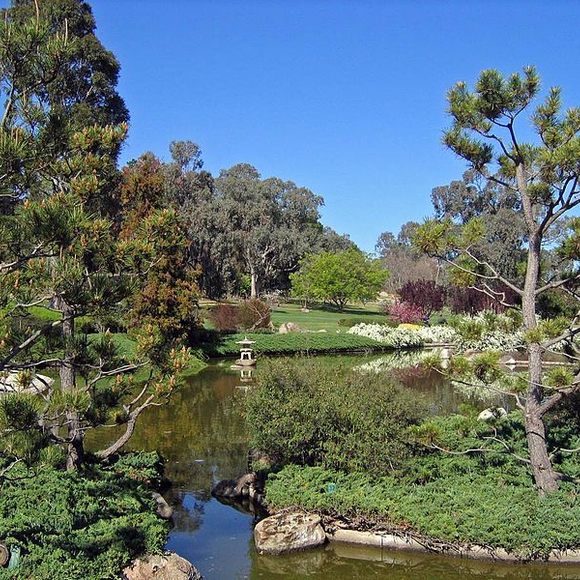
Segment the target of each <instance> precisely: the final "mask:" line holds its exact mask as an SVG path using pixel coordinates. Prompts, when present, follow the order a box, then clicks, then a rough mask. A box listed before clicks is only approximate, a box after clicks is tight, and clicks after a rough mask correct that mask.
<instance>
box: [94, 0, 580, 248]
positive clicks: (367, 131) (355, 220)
mask: <svg viewBox="0 0 580 580" xmlns="http://www.w3.org/2000/svg"><path fill="white" fill-rule="evenodd" d="M89 2H90V4H91V5H92V7H93V11H94V13H95V17H96V19H97V26H98V29H97V34H98V36H99V38H100V39H101V41H102V42H103V43H104V44H105V46H106V47H107V48H109V49H110V50H112V51H113V52H114V53H115V55H116V56H117V58H118V59H119V61H120V62H121V66H122V71H121V79H120V84H119V91H120V93H121V94H122V95H123V97H124V98H125V100H126V102H127V105H128V107H129V110H130V112H131V129H130V135H129V140H128V143H127V145H126V147H125V150H124V153H123V158H122V160H123V161H126V160H128V159H132V158H135V157H137V156H139V155H140V154H141V153H142V152H144V151H153V152H154V153H156V154H157V155H159V156H160V157H162V158H167V157H168V145H169V143H170V142H171V141H172V140H176V139H190V140H192V141H195V142H196V143H198V144H199V145H200V147H201V148H202V151H203V158H204V160H205V167H206V168H207V169H209V170H210V171H211V172H212V173H217V172H218V171H219V169H221V168H226V167H229V166H231V165H233V164H235V163H238V162H248V163H251V164H252V165H254V166H255V167H256V168H257V169H258V170H259V171H260V172H261V173H262V175H263V176H270V175H276V176H279V177H282V178H285V179H291V180H293V181H295V182H296V183H298V184H299V185H303V186H306V187H309V188H310V189H312V190H313V191H314V192H315V193H317V194H320V195H322V196H323V197H324V199H325V202H326V205H325V207H324V208H323V211H322V214H323V222H324V223H326V224H328V225H330V226H332V227H333V228H335V229H336V230H338V231H339V232H342V233H348V234H350V236H351V238H352V239H353V240H354V241H355V242H356V243H358V244H359V245H360V246H361V247H362V248H363V249H365V250H367V251H370V250H372V249H373V247H374V244H375V241H376V239H377V237H378V235H379V234H380V233H381V232H382V231H385V230H390V231H395V232H396V231H398V229H399V227H400V225H401V224H402V223H404V222H406V221H408V220H420V219H422V218H423V217H425V216H427V215H429V214H430V213H431V204H430V192H431V189H432V188H433V187H435V186H437V185H442V184H445V183H448V182H449V181H450V180H452V179H455V178H458V177H459V176H461V173H462V172H463V170H464V167H465V166H464V163H463V162H462V161H460V160H458V159H456V158H455V157H454V155H453V154H452V153H451V152H449V151H447V150H446V149H445V148H444V147H443V145H442V144H441V135H442V131H443V129H444V128H445V127H446V126H447V125H448V119H447V116H446V113H445V109H446V101H445V94H446V91H447V90H448V89H449V88H450V87H451V86H452V85H453V84H454V83H455V82H456V81H458V80H466V81H468V82H470V83H471V82H473V80H474V79H475V78H476V77H477V75H478V73H479V71H481V70H482V69H484V68H498V69H500V70H502V71H503V72H506V73H509V72H513V71H517V70H521V68H522V67H523V66H524V65H527V64H534V65H536V66H537V68H538V71H539V72H540V75H541V76H542V80H543V85H544V87H548V86H550V85H553V84H559V85H561V86H562V87H563V90H564V98H565V101H566V103H567V104H568V105H578V104H580V87H579V86H578V83H579V81H578V70H579V65H578V55H579V54H580V35H578V24H579V16H580V3H578V2H573V1H568V2H564V1H553V0H552V1H544V2H539V1H534V0H521V1H517V2H516V1H510V0H503V1H494V0H490V1H484V0H481V1H474V0H471V1H470V0H462V1H435V0H432V1H422V2H420V1H416V2H413V1H402V0H401V1H398V2H387V1H384V2H378V1H371V0H367V1H365V0H359V1H355V0H352V1H348V2H347V1H338V0H334V1H331V0H287V1H282V0H278V1H276V0H270V1H266V0H260V1H257V0H238V1H225V0H213V1H195V0H165V1H161V0H92V1H91V0H89Z"/></svg>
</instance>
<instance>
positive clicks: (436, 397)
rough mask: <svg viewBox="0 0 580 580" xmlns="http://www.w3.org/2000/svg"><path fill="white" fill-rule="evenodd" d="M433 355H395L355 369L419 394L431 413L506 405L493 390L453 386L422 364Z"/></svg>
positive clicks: (419, 353)
mask: <svg viewBox="0 0 580 580" xmlns="http://www.w3.org/2000/svg"><path fill="white" fill-rule="evenodd" d="M432 354H433V352H432V351H430V350H418V351H409V352H394V353H392V354H388V355H383V356H380V357H378V358H374V359H373V360H370V361H368V362H365V363H363V364H360V365H358V366H356V367H355V369H357V370H360V371H361V372H373V373H384V374H385V376H388V377H389V378H394V379H395V380H396V381H397V382H398V383H400V384H401V385H403V386H404V387H405V388H407V389H411V390H413V391H414V392H416V393H420V394H421V395H422V396H423V398H424V399H425V401H426V402H427V405H428V407H429V410H430V412H431V413H432V414H445V413H454V412H457V410H458V409H459V406H460V405H462V404H465V403H467V404H469V405H472V406H474V407H476V408H480V409H482V408H484V407H486V406H489V405H501V406H504V407H505V406H506V405H509V401H508V402H506V401H505V400H504V399H505V397H501V396H498V394H497V393H495V392H493V391H490V390H485V391H483V390H482V389H479V390H478V389H474V388H471V387H468V386H460V385H458V384H452V383H451V382H450V381H449V380H447V379H446V378H445V377H444V376H443V375H442V374H441V373H438V372H437V371H436V370H435V369H433V368H430V367H428V366H426V365H424V364H422V362H423V360H424V359H425V358H426V357H427V356H431V355H432Z"/></svg>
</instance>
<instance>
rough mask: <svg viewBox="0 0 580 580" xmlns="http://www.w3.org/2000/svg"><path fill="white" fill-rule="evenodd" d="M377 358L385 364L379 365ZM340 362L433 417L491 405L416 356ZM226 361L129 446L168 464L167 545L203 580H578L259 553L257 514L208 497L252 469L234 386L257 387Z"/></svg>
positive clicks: (340, 549) (383, 559) (441, 564)
mask: <svg viewBox="0 0 580 580" xmlns="http://www.w3.org/2000/svg"><path fill="white" fill-rule="evenodd" d="M379 359H381V360H382V362H379V363H376V362H373V361H377V360H379ZM315 360H316V361H317V364H320V365H323V366H324V365H327V366H331V365H332V366H334V365H336V364H337V358H336V357H320V358H317V359H315ZM340 361H341V363H342V362H344V363H346V364H348V365H350V366H352V367H355V366H360V365H366V364H375V365H378V366H383V367H385V366H386V368H387V369H388V372H386V373H385V376H386V377H389V380H390V379H391V378H393V379H395V380H396V381H398V382H400V383H401V384H402V385H404V386H405V387H407V388H409V389H413V390H414V391H416V392H417V393H419V394H421V395H422V396H423V397H424V398H425V399H426V400H427V401H428V404H429V407H430V409H431V411H432V412H433V413H447V412H452V411H455V410H456V409H457V408H458V406H459V405H460V404H461V403H466V402H467V403H471V404H473V405H475V406H477V407H479V408H483V407H485V406H487V405H486V404H484V403H483V402H482V401H478V400H477V399H473V398H471V397H470V395H469V393H462V392H459V391H458V390H456V389H454V388H453V387H451V385H450V384H449V383H448V382H447V381H445V380H444V379H443V377H442V376H441V375H440V374H438V373H436V372H434V371H432V370H429V369H425V368H424V367H422V366H421V365H420V364H418V361H417V360H415V359H413V358H407V359H404V358H401V356H400V355H399V356H396V357H394V358H393V357H391V359H390V360H387V359H385V357H376V356H374V357H354V356H353V357H340ZM419 362H420V361H419ZM230 365H231V362H229V361H226V362H224V363H222V364H212V365H211V366H210V367H208V368H207V369H206V370H204V371H203V372H201V373H199V374H198V375H195V376H192V377H190V378H189V379H188V381H187V386H186V387H185V388H183V389H182V390H181V391H180V392H178V393H176V394H175V395H174V397H173V398H172V400H171V402H170V404H168V405H166V406H163V407H155V408H151V409H149V410H147V411H146V412H145V413H144V415H143V417H142V418H141V420H140V422H139V423H138V427H137V430H136V433H135V435H134V437H133V438H132V439H131V441H130V446H131V448H133V449H144V450H154V449H158V450H159V451H160V452H161V453H162V454H163V456H164V457H165V458H166V459H167V467H166V474H167V476H168V478H169V479H170V480H171V481H172V483H173V486H172V488H171V489H170V490H169V491H168V492H167V493H166V499H167V500H168V502H169V503H170V504H171V505H172V506H173V507H174V510H175V511H174V520H173V521H174V526H173V529H172V530H171V533H170V536H169V541H168V546H167V547H168V549H170V550H175V551H176V552H178V553H179V554H181V555H182V556H183V557H185V558H187V559H189V560H191V561H192V562H194V563H195V564H196V566H198V568H199V569H200V571H201V572H202V574H203V575H204V578H206V580H212V579H216V580H229V579H236V578H252V579H254V578H280V579H288V580H290V579H299V578H306V577H308V578H310V579H320V580H323V579H324V580H328V579H332V580H347V579H352V578H361V579H362V578H389V579H395V580H397V579H401V580H402V579H403V578H404V579H405V580H407V579H410V578H417V579H425V580H439V579H450V580H455V579H459V578H491V579H495V578H497V579H500V578H501V579H506V580H511V579H513V580H520V579H524V578H534V579H540V580H543V579H546V580H548V579H555V578H563V579H569V578H570V579H571V578H580V570H578V568H566V567H553V566H550V567H547V566H543V567H542V566H534V567H529V566H528V567H522V566H506V565H500V564H491V563H481V562H472V561H463V560H456V559H452V558H442V557H436V556H432V555H424V554H409V553H403V552H401V553H388V552H386V551H381V550H378V549H369V548H361V547H356V546H345V545H337V544H334V545H331V546H328V547H327V548H325V549H319V550H314V551H309V552H303V553H299V554H292V555H287V556H277V557H266V556H258V555H257V554H256V552H255V550H254V547H253V541H252V538H251V535H252V523H253V518H252V516H251V515H248V514H246V513H242V512H240V511H237V510H235V509H233V508H232V507H230V506H227V505H223V504H221V503H219V502H218V501H216V500H215V499H213V498H212V497H211V495H210V491H211V488H212V485H213V484H214V483H215V482H216V481H218V480H220V479H231V478H234V477H236V476H238V475H240V474H242V473H244V472H245V471H246V468H247V452H248V433H247V430H246V426H245V423H244V418H243V414H242V405H241V402H242V400H243V398H244V397H245V396H246V392H245V390H244V389H240V388H237V387H240V386H244V387H247V386H249V388H252V387H251V384H252V383H251V382H249V381H248V382H243V381H242V377H241V376H240V371H239V370H238V371H232V370H230V368H229V367H230ZM256 372H257V373H259V372H260V367H259V366H258V368H257V371H256ZM246 378H247V377H246ZM252 378H253V377H252ZM112 437H113V435H112V434H111V433H110V432H100V433H98V434H96V435H94V434H91V439H90V441H89V443H90V444H91V445H92V446H93V447H94V446H98V447H101V446H103V445H104V444H105V443H107V442H108V440H110V439H111V438H112Z"/></svg>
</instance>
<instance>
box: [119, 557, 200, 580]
mask: <svg viewBox="0 0 580 580" xmlns="http://www.w3.org/2000/svg"><path fill="white" fill-rule="evenodd" d="M122 578H123V580H201V579H202V575H201V574H200V573H199V571H198V570H197V568H196V567H195V566H194V565H193V564H192V563H191V562H188V561H187V560H186V559H185V558H182V557H181V556H178V555H177V554H175V553H174V552H168V553H166V554H154V555H151V556H144V557H143V558H139V559H138V560H135V561H134V562H133V563H132V564H131V565H130V566H127V568H125V569H124V570H123V576H122Z"/></svg>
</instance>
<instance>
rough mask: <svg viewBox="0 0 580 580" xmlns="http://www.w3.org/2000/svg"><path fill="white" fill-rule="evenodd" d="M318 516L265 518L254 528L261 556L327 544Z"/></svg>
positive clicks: (301, 513) (257, 547)
mask: <svg viewBox="0 0 580 580" xmlns="http://www.w3.org/2000/svg"><path fill="white" fill-rule="evenodd" d="M321 521H322V520H321V518H320V516H319V515H316V514H307V513H304V512H290V513H280V514H275V515H273V516H269V517H267V518H264V519H263V520H261V521H260V522H258V523H257V524H256V527H255V528H254V541H255V543H256V549H257V550H258V552H259V553H260V554H282V553H283V552H292V551H295V550H306V549H308V548H315V547H316V546H321V545H322V544H324V543H325V542H326V533H325V531H324V529H323V528H322V525H321Z"/></svg>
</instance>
